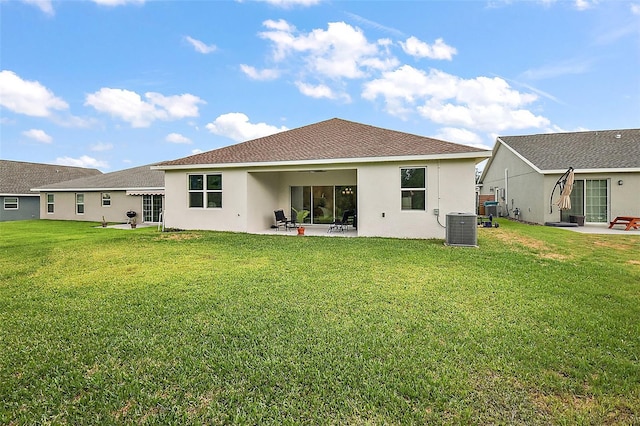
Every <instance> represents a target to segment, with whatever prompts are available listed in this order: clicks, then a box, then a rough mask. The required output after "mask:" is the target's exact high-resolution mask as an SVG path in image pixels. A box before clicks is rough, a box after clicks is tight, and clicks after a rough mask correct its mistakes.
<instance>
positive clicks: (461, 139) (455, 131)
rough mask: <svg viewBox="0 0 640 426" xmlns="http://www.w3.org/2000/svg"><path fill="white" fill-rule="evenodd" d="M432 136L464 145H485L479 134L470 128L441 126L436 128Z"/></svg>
mask: <svg viewBox="0 0 640 426" xmlns="http://www.w3.org/2000/svg"><path fill="white" fill-rule="evenodd" d="M434 138H437V139H442V140H445V141H449V142H455V143H460V144H464V145H471V146H479V147H486V145H484V144H483V140H482V137H480V135H478V134H477V133H474V132H472V131H470V130H467V129H461V128H456V127H443V128H441V129H439V130H438V133H437V134H436V135H435V136H434Z"/></svg>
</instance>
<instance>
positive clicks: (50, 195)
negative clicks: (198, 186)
mask: <svg viewBox="0 0 640 426" xmlns="http://www.w3.org/2000/svg"><path fill="white" fill-rule="evenodd" d="M32 190H33V191H38V192H40V218H41V219H57V220H80V221H91V222H100V221H102V218H103V217H104V219H105V220H106V221H107V222H126V221H127V220H129V218H128V217H127V215H126V213H127V212H128V211H134V212H136V221H137V222H138V223H141V222H151V223H156V222H159V221H160V219H161V218H160V213H161V211H162V209H163V202H164V173H163V172H162V171H159V170H151V168H150V165H146V166H140V167H134V168H131V169H126V170H119V171H116V172H111V173H105V174H101V175H97V176H89V177H85V178H81V179H74V180H70V181H66V182H60V183H57V184H53V185H46V186H40V187H38V188H33V189H32Z"/></svg>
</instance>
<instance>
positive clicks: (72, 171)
mask: <svg viewBox="0 0 640 426" xmlns="http://www.w3.org/2000/svg"><path fill="white" fill-rule="evenodd" d="M101 174H102V172H101V171H100V170H97V169H88V168H84V167H72V166H58V165H54V164H42V163H29V162H24V161H11V160H0V194H16V195H17V194H32V193H33V192H32V191H31V188H35V187H37V186H40V185H48V184H53V183H58V182H63V181H67V180H72V179H78V178H82V177H87V176H99V175H101ZM33 194H34V195H37V194H36V193H33Z"/></svg>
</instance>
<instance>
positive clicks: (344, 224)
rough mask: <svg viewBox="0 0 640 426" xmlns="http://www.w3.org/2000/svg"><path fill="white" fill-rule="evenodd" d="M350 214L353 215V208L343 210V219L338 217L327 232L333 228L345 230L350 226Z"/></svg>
mask: <svg viewBox="0 0 640 426" xmlns="http://www.w3.org/2000/svg"><path fill="white" fill-rule="evenodd" d="M349 216H353V210H345V211H343V212H342V219H336V220H334V221H333V223H332V224H331V225H330V226H329V229H327V232H331V231H333V230H337V231H341V232H344V231H346V230H347V228H348V227H349Z"/></svg>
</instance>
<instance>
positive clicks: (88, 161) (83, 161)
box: [56, 155, 109, 169]
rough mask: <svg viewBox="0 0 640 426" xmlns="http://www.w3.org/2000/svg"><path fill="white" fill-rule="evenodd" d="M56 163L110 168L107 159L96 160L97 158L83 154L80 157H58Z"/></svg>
mask: <svg viewBox="0 0 640 426" xmlns="http://www.w3.org/2000/svg"><path fill="white" fill-rule="evenodd" d="M56 164H59V165H61V166H75V167H89V168H93V169H108V168H109V164H108V163H107V162H105V161H100V160H96V159H95V158H92V157H89V156H87V155H83V156H81V157H80V158H71V157H58V158H56Z"/></svg>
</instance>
